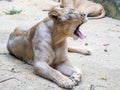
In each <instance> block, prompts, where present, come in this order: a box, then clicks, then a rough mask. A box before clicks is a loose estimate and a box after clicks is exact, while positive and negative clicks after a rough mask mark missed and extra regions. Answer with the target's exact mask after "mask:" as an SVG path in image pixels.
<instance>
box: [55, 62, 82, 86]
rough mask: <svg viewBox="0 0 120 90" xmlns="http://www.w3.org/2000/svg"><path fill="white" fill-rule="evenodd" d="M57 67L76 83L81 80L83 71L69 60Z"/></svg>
mask: <svg viewBox="0 0 120 90" xmlns="http://www.w3.org/2000/svg"><path fill="white" fill-rule="evenodd" d="M56 69H57V70H59V71H60V72H61V73H63V74H64V75H66V76H68V77H69V78H70V79H71V80H72V81H73V82H74V83H75V85H78V84H79V82H80V81H81V77H82V72H81V71H80V69H78V68H77V67H75V66H73V65H72V64H71V63H70V61H68V60H67V61H65V62H64V63H62V64H60V65H58V66H57V67H56Z"/></svg>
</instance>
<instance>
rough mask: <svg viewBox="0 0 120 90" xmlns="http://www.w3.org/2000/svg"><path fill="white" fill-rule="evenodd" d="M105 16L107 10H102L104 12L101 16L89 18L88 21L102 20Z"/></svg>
mask: <svg viewBox="0 0 120 90" xmlns="http://www.w3.org/2000/svg"><path fill="white" fill-rule="evenodd" d="M105 15H106V12H105V9H102V10H101V14H100V15H99V16H95V17H88V20H91V19H100V18H103V17H105Z"/></svg>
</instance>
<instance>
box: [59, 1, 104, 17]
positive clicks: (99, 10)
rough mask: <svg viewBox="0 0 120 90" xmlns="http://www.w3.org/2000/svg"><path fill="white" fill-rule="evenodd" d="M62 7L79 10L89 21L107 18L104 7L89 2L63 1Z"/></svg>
mask: <svg viewBox="0 0 120 90" xmlns="http://www.w3.org/2000/svg"><path fill="white" fill-rule="evenodd" d="M61 6H62V7H70V8H75V9H78V10H79V11H80V12H83V13H85V14H86V15H87V16H88V19H95V18H96V19H98V18H102V17H104V16H105V10H104V8H103V6H102V5H101V4H98V3H94V2H92V1H89V0H61Z"/></svg>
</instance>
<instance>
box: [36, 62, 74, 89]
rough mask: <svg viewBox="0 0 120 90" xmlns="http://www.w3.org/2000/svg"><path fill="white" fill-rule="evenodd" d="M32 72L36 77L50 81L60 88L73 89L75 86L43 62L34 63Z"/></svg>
mask: <svg viewBox="0 0 120 90" xmlns="http://www.w3.org/2000/svg"><path fill="white" fill-rule="evenodd" d="M34 70H35V73H36V74H37V75H40V76H42V77H44V78H47V79H49V80H52V81H53V82H55V83H56V84H58V86H60V87H63V88H73V87H74V86H75V84H74V83H73V81H72V80H71V79H69V78H68V77H66V76H64V75H63V74H62V73H61V72H59V71H57V70H55V69H53V68H52V67H50V66H49V65H48V64H47V63H46V62H44V61H39V62H36V63H35V64H34Z"/></svg>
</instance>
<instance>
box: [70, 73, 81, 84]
mask: <svg viewBox="0 0 120 90" xmlns="http://www.w3.org/2000/svg"><path fill="white" fill-rule="evenodd" d="M81 78H82V74H80V73H73V74H72V75H71V77H70V79H71V80H72V81H73V82H74V83H75V85H78V84H79V82H80V81H81Z"/></svg>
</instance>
